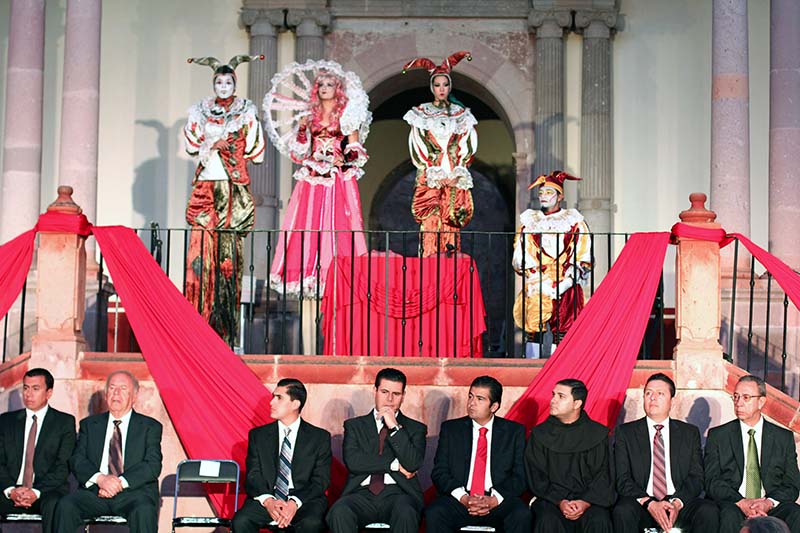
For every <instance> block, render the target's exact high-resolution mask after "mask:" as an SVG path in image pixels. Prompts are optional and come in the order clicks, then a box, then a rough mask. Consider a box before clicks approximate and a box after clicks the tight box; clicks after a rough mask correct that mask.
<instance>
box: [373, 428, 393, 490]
mask: <svg viewBox="0 0 800 533" xmlns="http://www.w3.org/2000/svg"><path fill="white" fill-rule="evenodd" d="M388 436H389V428H387V427H386V424H385V423H384V424H383V427H382V428H381V431H380V433H378V455H383V445H384V443H385V442H386V437H388ZM384 487H386V482H385V481H384V479H383V472H380V473H377V474H372V475H370V477H369V491H370V492H371V493H372V494H374V495H375V496H377V495H378V494H380V493H381V492H382V491H383V489H384Z"/></svg>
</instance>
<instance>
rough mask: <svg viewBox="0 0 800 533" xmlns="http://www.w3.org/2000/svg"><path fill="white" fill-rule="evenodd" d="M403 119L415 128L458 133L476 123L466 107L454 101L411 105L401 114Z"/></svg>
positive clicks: (464, 131)
mask: <svg viewBox="0 0 800 533" xmlns="http://www.w3.org/2000/svg"><path fill="white" fill-rule="evenodd" d="M403 120H405V121H406V122H407V123H408V124H410V125H411V126H413V127H415V128H420V129H423V130H442V131H446V132H448V133H458V134H461V133H466V132H467V131H468V130H470V129H471V128H474V127H475V125H476V124H477V123H478V121H477V120H475V117H474V116H473V115H472V112H471V111H470V110H469V109H468V108H466V107H461V106H460V105H458V104H455V103H451V104H450V105H449V106H442V107H436V106H435V105H434V104H433V103H432V102H427V103H424V104H422V105H418V106H416V107H412V108H411V109H410V110H409V111H408V112H407V113H406V114H405V116H403Z"/></svg>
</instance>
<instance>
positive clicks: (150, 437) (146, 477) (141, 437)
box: [70, 411, 162, 504]
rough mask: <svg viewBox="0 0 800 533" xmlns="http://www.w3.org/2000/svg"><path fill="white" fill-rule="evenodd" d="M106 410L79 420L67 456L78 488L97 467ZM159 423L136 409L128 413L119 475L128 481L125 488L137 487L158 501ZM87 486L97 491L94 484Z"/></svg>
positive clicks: (82, 485)
mask: <svg viewBox="0 0 800 533" xmlns="http://www.w3.org/2000/svg"><path fill="white" fill-rule="evenodd" d="M108 417H109V413H107V412H106V413H102V414H99V415H93V416H89V417H86V418H84V419H83V420H81V423H80V429H79V430H78V444H77V445H76V446H75V452H74V453H73V454H72V458H71V459H70V468H71V469H72V473H73V474H75V477H76V478H77V480H78V484H79V485H80V487H81V488H85V487H86V482H87V481H89V479H91V477H92V476H93V475H95V474H96V473H97V472H99V471H100V463H101V461H102V460H103V447H104V446H105V438H106V428H107V426H108ZM161 431H162V428H161V423H160V422H159V421H157V420H156V419H154V418H150V417H149V416H145V415H141V414H139V413H137V412H135V411H134V412H132V413H131V419H130V423H129V424H128V434H127V436H126V438H125V457H124V458H123V468H122V477H124V478H125V480H126V481H127V482H128V485H129V486H128V488H127V489H125V490H137V491H142V493H143V494H146V495H147V496H148V497H150V499H151V500H152V501H153V503H155V504H158V476H159V474H160V473H161ZM89 490H92V491H94V492H97V490H98V488H97V486H96V485H93V486H92V487H91V488H90V489H89Z"/></svg>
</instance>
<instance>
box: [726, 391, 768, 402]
mask: <svg viewBox="0 0 800 533" xmlns="http://www.w3.org/2000/svg"><path fill="white" fill-rule="evenodd" d="M761 397H762V395H761V394H752V395H751V394H739V393H736V392H734V393H733V394H732V395H731V398H732V399H733V403H736V402H738V401H739V400H742V401H744V402H745V403H747V402H749V401H750V400H752V399H753V398H761Z"/></svg>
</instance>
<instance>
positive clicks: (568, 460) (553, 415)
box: [525, 379, 614, 533]
mask: <svg viewBox="0 0 800 533" xmlns="http://www.w3.org/2000/svg"><path fill="white" fill-rule="evenodd" d="M586 395H587V391H586V385H584V384H583V382H582V381H579V380H577V379H564V380H561V381H559V382H558V383H557V384H556V386H555V388H553V397H552V399H551V400H550V416H549V417H548V418H547V420H545V421H544V422H542V423H541V424H539V425H538V426H536V427H534V428H533V430H532V431H531V436H530V439H529V440H528V445H527V447H526V449H525V471H526V473H527V476H528V487H529V488H530V490H531V492H532V493H533V495H534V496H535V497H536V499H535V501H534V503H533V506H532V509H533V514H534V522H535V526H534V529H533V531H534V533H568V532H569V533H571V532H576V533H611V532H612V527H611V517H610V514H609V510H608V508H609V507H610V506H611V504H613V503H614V489H613V484H612V482H611V475H610V472H609V449H608V428H606V427H605V426H603V425H602V424H599V423H597V422H595V421H594V420H592V419H590V418H589V416H588V415H587V414H586V412H585V411H584V410H583V407H584V405H585V403H586Z"/></svg>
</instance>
